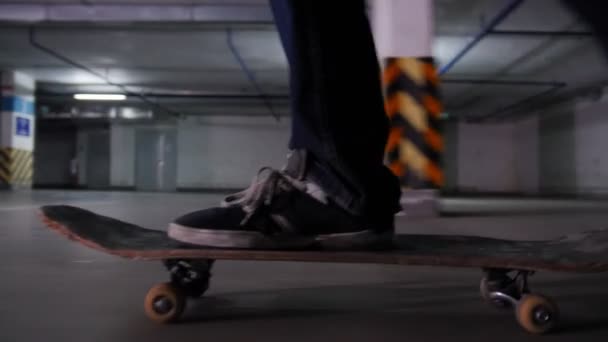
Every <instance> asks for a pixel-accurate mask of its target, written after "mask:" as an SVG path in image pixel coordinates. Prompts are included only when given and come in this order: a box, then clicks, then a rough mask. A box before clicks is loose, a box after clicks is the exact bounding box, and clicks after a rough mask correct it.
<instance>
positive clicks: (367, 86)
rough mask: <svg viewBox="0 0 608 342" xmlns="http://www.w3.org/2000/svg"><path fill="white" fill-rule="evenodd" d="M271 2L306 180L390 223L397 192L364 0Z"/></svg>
mask: <svg viewBox="0 0 608 342" xmlns="http://www.w3.org/2000/svg"><path fill="white" fill-rule="evenodd" d="M270 3H271V7H272V10H273V13H274V17H275V22H276V24H277V28H278V30H279V35H280V38H281V41H282V44H283V47H284V49H285V54H286V56H287V59H288V62H289V68H290V74H289V75H290V86H291V93H290V96H291V107H292V127H291V140H290V142H289V148H290V149H304V150H306V151H307V153H308V157H309V158H308V160H309V166H308V168H309V171H308V172H309V176H308V177H310V179H311V180H312V181H314V182H315V183H318V184H319V185H320V186H321V187H322V188H323V189H324V191H325V192H327V194H328V195H329V197H330V198H331V199H332V200H333V201H334V202H336V203H337V204H338V205H340V206H342V207H343V208H345V209H346V210H348V211H349V212H351V213H352V214H354V215H362V216H366V217H368V218H372V219H373V218H374V217H387V216H388V215H390V217H392V215H393V214H394V213H395V212H396V211H398V210H399V198H400V193H401V191H400V186H399V181H398V180H397V178H396V177H395V176H394V175H393V174H392V173H391V172H390V170H389V169H388V168H387V167H385V166H384V149H385V145H386V140H387V135H388V118H387V116H386V114H385V111H384V100H383V96H382V90H381V81H380V69H379V66H378V58H377V56H376V51H375V47H374V41H373V37H372V33H371V28H370V26H369V22H368V19H367V15H366V13H365V1H364V0H348V1H320V0H271V1H270ZM311 157H312V158H311Z"/></svg>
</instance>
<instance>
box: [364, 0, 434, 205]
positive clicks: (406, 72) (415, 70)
mask: <svg viewBox="0 0 608 342" xmlns="http://www.w3.org/2000/svg"><path fill="white" fill-rule="evenodd" d="M433 22H434V13H433V1H432V0H375V1H374V2H373V7H372V26H373V30H374V35H375V40H376V45H377V50H378V54H379V56H380V58H381V60H382V61H381V62H382V65H383V77H382V81H383V85H384V92H385V105H386V112H387V115H388V116H389V118H390V122H391V130H390V135H389V141H388V144H387V149H386V151H387V163H388V165H389V167H390V168H391V170H392V171H393V172H394V173H395V174H396V175H397V176H398V177H399V179H400V180H401V185H402V187H403V190H404V196H403V198H402V206H403V208H404V212H405V214H408V215H416V216H428V215H435V214H436V213H437V205H436V204H437V200H436V198H437V190H438V189H439V188H441V187H442V186H443V184H444V175H443V170H442V167H441V160H440V159H441V158H440V157H441V154H442V151H443V138H442V134H441V129H440V120H439V119H440V115H441V112H442V106H441V102H440V101H439V92H438V88H439V77H438V75H437V71H436V69H435V64H434V61H433V57H432V44H433V36H434V24H433Z"/></svg>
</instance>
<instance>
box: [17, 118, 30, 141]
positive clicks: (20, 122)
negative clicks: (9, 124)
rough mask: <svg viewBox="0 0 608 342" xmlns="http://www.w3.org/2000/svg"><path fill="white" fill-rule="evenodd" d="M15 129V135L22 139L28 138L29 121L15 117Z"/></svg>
mask: <svg viewBox="0 0 608 342" xmlns="http://www.w3.org/2000/svg"><path fill="white" fill-rule="evenodd" d="M16 119H17V127H16V128H15V134H17V135H21V136H24V137H29V136H30V119H28V118H22V117H19V116H18V117H17V118H16Z"/></svg>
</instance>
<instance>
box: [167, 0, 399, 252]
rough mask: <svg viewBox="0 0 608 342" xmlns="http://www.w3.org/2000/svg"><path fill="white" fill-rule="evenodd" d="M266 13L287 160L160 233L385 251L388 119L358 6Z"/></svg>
mask: <svg viewBox="0 0 608 342" xmlns="http://www.w3.org/2000/svg"><path fill="white" fill-rule="evenodd" d="M272 6H273V10H274V13H275V16H276V18H277V25H278V28H279V32H280V35H281V39H282V41H283V45H284V47H285V50H286V54H287V57H288V60H289V65H290V75H291V81H290V84H291V86H292V90H291V95H292V109H293V115H292V117H293V124H292V138H291V141H290V148H291V149H292V150H293V151H294V153H293V154H292V157H290V160H289V162H288V165H287V168H286V169H285V170H284V171H276V170H272V169H265V171H264V172H262V173H261V175H260V176H259V177H258V179H257V180H256V181H255V182H254V183H253V184H252V185H251V186H250V187H249V188H248V189H246V190H245V191H243V192H241V193H238V194H235V195H233V196H229V197H228V198H227V201H226V202H225V203H224V204H225V206H223V207H216V208H210V209H205V210H199V211H196V212H193V213H190V214H187V215H184V216H182V217H180V218H178V219H176V220H175V221H174V222H173V223H172V224H171V225H170V226H169V231H168V233H169V236H170V237H172V238H174V239H176V240H179V241H183V242H189V243H194V244H199V245H206V246H214V247H230V248H296V247H297V248H299V247H302V246H321V247H331V248H333V247H338V248H344V247H346V248H351V247H355V248H359V247H370V246H377V245H378V244H381V245H386V242H390V241H391V238H392V234H393V232H394V213H395V212H396V211H397V209H398V203H399V195H400V190H399V185H398V181H397V179H396V177H395V176H393V175H392V174H391V173H390V171H389V170H388V169H387V168H386V167H385V166H384V165H383V159H384V147H385V144H386V138H387V133H388V122H387V118H386V115H385V113H384V105H383V99H382V94H381V90H380V71H379V67H378V61H377V58H376V54H375V50H374V44H373V40H372V36H371V30H370V27H369V23H368V21H367V17H366V15H365V8H364V1H363V0H349V1H348V2H342V3H340V4H337V3H332V2H324V3H323V4H322V3H321V2H320V1H312V0H276V1H272Z"/></svg>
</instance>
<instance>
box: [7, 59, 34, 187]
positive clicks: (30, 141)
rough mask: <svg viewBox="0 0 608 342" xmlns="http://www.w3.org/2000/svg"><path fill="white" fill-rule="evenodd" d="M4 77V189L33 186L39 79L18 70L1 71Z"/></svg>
mask: <svg viewBox="0 0 608 342" xmlns="http://www.w3.org/2000/svg"><path fill="white" fill-rule="evenodd" d="M0 81H1V82H0V106H1V113H0V189H14V188H30V187H31V185H32V173H33V162H34V160H33V154H34V146H35V145H34V133H35V128H36V120H35V117H34V90H35V82H34V79H32V78H31V77H29V76H27V75H25V74H22V73H19V72H15V71H0Z"/></svg>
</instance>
